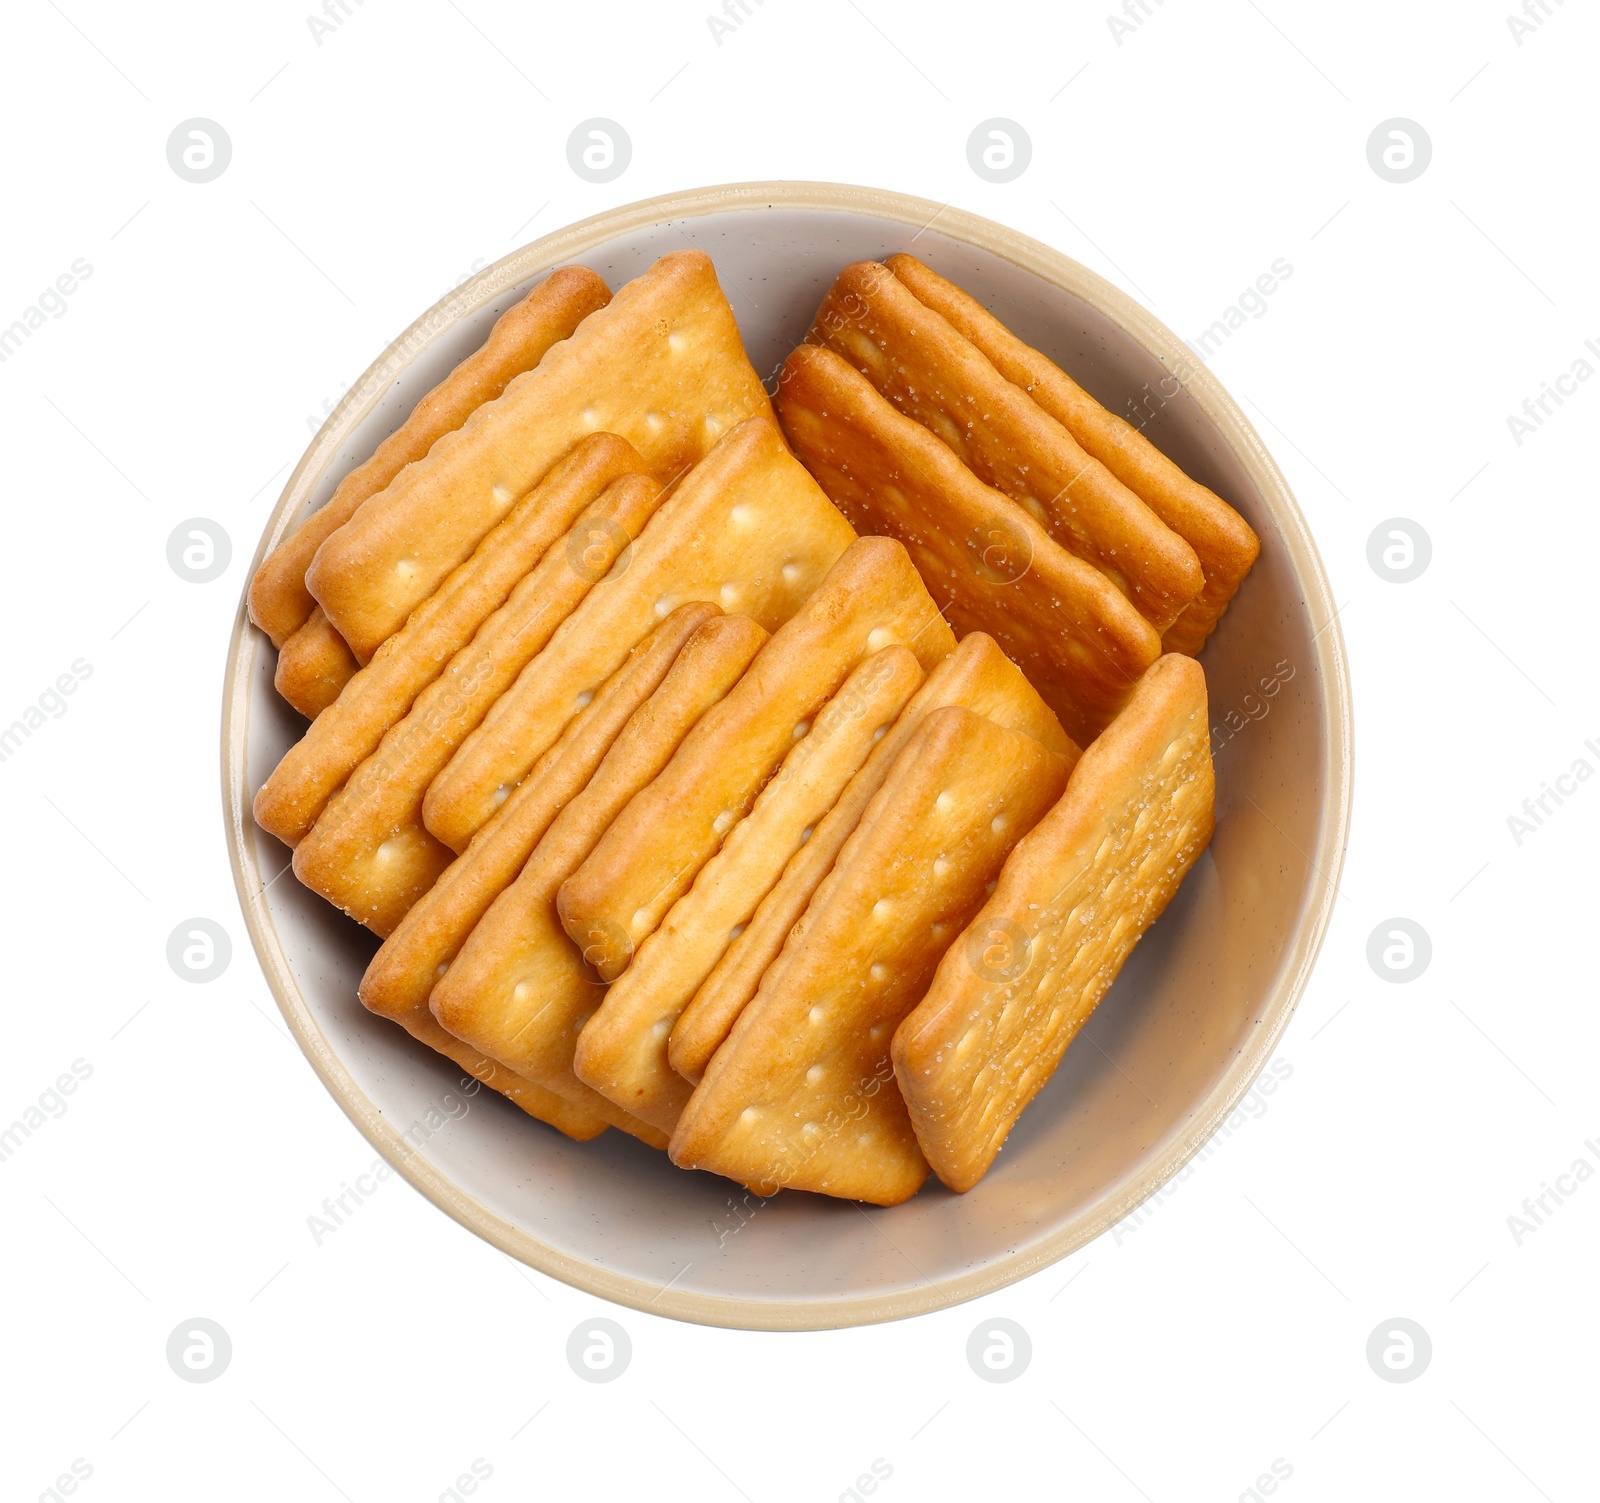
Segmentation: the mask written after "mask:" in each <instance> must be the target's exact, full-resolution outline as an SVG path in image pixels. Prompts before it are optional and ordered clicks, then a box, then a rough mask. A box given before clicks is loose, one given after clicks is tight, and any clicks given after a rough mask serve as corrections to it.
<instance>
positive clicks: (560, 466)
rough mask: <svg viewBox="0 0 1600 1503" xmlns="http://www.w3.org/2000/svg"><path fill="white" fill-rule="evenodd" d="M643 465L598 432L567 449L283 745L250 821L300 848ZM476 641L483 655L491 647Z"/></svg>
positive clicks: (580, 574) (577, 544) (580, 545)
mask: <svg viewBox="0 0 1600 1503" xmlns="http://www.w3.org/2000/svg"><path fill="white" fill-rule="evenodd" d="M642 469H643V461H642V460H640V458H639V456H638V454H637V453H635V452H634V449H633V446H632V445H631V444H629V443H627V442H625V441H624V440H623V439H620V438H617V437H616V436H615V435H614V434H610V433H596V434H594V435H592V436H591V437H589V438H586V439H584V440H582V441H581V442H580V443H577V444H574V445H573V447H572V450H571V452H570V453H568V454H566V455H564V456H563V457H562V458H561V459H560V460H558V461H557V462H556V464H555V465H554V466H553V467H552V468H551V470H550V473H549V474H548V475H546V476H545V478H544V479H543V480H542V481H541V482H540V483H539V484H538V485H536V486H535V487H534V488H533V490H531V491H530V492H529V493H528V494H527V495H526V496H525V497H524V498H523V499H522V500H521V501H520V502H518V503H517V505H516V507H515V508H514V509H513V510H512V512H511V513H510V515H509V516H507V517H506V519H505V520H504V521H503V522H501V523H500V524H499V525H498V526H496V527H495V528H493V529H492V530H491V531H490V532H489V533H488V535H487V536H486V537H485V538H484V539H483V541H482V542H481V543H479V545H478V546H477V548H476V549H475V550H474V552H473V554H472V556H471V558H469V559H467V561H466V562H465V563H463V564H461V565H459V566H458V567H457V568H456V569H455V570H454V571H452V573H451V574H450V577H449V578H448V579H446V580H445V582H444V583H443V584H442V585H440V587H439V588H438V590H436V591H435V592H434V593H433V594H432V595H430V596H429V597H428V598H427V599H426V600H425V601H423V603H422V604H421V605H419V606H418V607H417V608H416V610H415V611H413V612H412V614H411V619H410V620H408V621H407V622H406V624H405V626H404V627H402V628H401V629H400V630H399V631H398V632H396V633H395V634H394V636H392V637H390V638H389V640H388V641H387V642H385V643H384V644H383V646H382V647H380V648H379V649H378V651H377V652H376V653H375V654H374V655H373V659H372V661H371V662H370V663H369V664H367V666H366V667H365V668H363V669H361V670H360V671H359V672H358V673H356V675H355V676H354V677H353V678H352V679H351V680H350V682H349V683H348V684H347V685H346V687H345V689H344V690H343V691H342V692H341V693H340V695H339V698H338V700H337V701H336V702H335V703H334V704H333V705H332V706H331V707H330V710H331V713H330V714H328V715H327V716H325V717H321V716H319V717H318V719H317V721H316V723H315V724H313V725H312V726H311V728H310V729H309V730H308V731H307V732H306V734H305V736H304V737H303V738H302V739H301V740H300V741H298V742H296V743H295V745H294V746H292V747H290V748H289V751H288V752H287V754H286V755H285V756H284V758H283V760H282V761H281V762H280V763H279V764H278V766H277V767H276V768H275V769H274V770H273V773H272V776H271V777H269V778H268V779H267V781H266V782H265V783H264V784H262V786H261V790H260V792H258V793H257V794H256V801H255V816H256V822H257V823H258V824H259V825H261V826H262V828H263V829H267V830H270V831H272V833H273V834H274V835H276V836H277V837H278V838H279V839H280V840H282V841H284V842H285V843H286V844H288V845H296V844H298V843H299V841H300V840H301V839H302V838H303V837H304V836H305V835H306V833H307V832H308V831H309V830H310V829H311V826H312V825H313V824H315V823H316V820H317V816H318V815H319V814H321V813H322V810H323V808H324V807H325V806H326V804H327V801H328V799H329V798H330V797H331V796H332V795H333V794H334V793H335V792H336V791H337V790H338V789H339V788H340V787H342V786H343V784H344V782H345V779H346V778H348V777H349V776H350V774H351V773H352V772H353V771H354V770H355V769H356V768H357V767H358V766H359V765H360V764H361V762H362V761H363V760H364V759H365V758H366V757H368V756H370V755H371V753H372V752H373V751H374V750H375V749H376V747H377V745H378V743H379V741H381V740H382V739H383V733H384V732H385V731H387V730H388V729H389V727H390V726H392V725H394V724H395V723H396V722H397V721H399V720H400V719H401V718H403V717H404V715H405V714H406V712H407V711H408V710H409V709H410V708H411V706H412V704H413V703H414V702H415V700H416V697H417V695H418V694H419V693H421V692H422V690H423V689H425V688H426V687H427V686H428V685H429V684H430V683H432V682H433V681H434V680H435V679H436V678H438V676H439V675H440V673H441V672H443V671H444V668H445V665H446V664H448V663H449V662H450V660H451V658H452V657H454V655H455V654H456V653H457V652H459V651H460V650H461V649H462V648H463V647H465V646H466V645H467V643H468V642H470V641H472V639H473V634H474V633H475V632H476V631H477V630H478V628H479V627H480V626H482V625H483V623H484V622H485V621H486V620H488V618H489V617H490V616H492V615H493V614H494V613H495V612H496V611H498V610H499V609H500V608H501V607H502V606H503V605H505V603H506V600H507V598H508V597H509V596H510V595H511V592H512V591H513V590H514V589H515V588H516V587H517V586H518V584H519V582H520V581H521V580H522V579H523V578H524V576H526V575H527V574H528V572H529V570H531V569H532V568H533V567H534V566H535V565H536V564H538V563H539V562H540V561H541V560H542V559H544V558H546V557H547V556H548V555H549V552H550V549H551V547H552V546H553V545H555V544H556V543H557V542H564V543H565V545H566V546H567V547H568V548H569V549H572V550H575V551H576V552H577V553H578V554H579V555H580V558H581V555H582V553H583V551H584V550H587V549H589V548H591V547H593V546H594V545H595V544H596V543H597V542H598V541H599V539H598V538H597V537H585V536H583V535H581V534H578V535H572V534H570V529H571V527H572V525H573V523H575V522H576V521H577V520H578V518H579V516H580V514H581V513H582V512H583V510H584V508H585V507H587V506H589V505H590V504H591V503H593V502H594V501H596V500H597V499H598V498H599V497H600V495H601V494H602V493H603V492H604V491H605V489H606V487H607V486H609V485H610V484H611V483H612V482H613V481H614V480H620V479H621V478H622V477H623V476H624V475H627V474H630V473H638V472H640V471H642ZM554 562H555V564H556V565H557V567H558V569H559V567H560V566H561V565H562V564H563V563H564V564H566V565H567V566H569V568H570V565H571V563H572V560H571V559H570V558H565V557H563V558H560V559H557V560H555V561H554ZM595 562H598V560H596V561H595ZM571 572H572V574H573V582H576V583H577V584H583V583H584V582H585V580H586V576H587V575H588V574H592V573H594V568H593V566H592V565H590V566H588V567H586V568H585V569H582V570H576V571H571ZM560 605H561V602H560V601H559V600H557V601H553V602H552V603H546V600H545V597H543V596H541V598H540V604H539V607H538V608H539V609H540V610H542V611H544V612H545V615H546V619H548V617H549V615H550V613H551V612H553V611H557V610H559V609H560ZM530 616H531V613H530ZM525 619H529V617H521V618H519V619H518V624H517V628H515V629H513V630H514V634H517V633H518V632H519V631H520V626H521V622H522V620H525ZM533 629H535V630H537V626H535V627H534V628H533ZM524 641H526V639H524ZM483 645H484V647H485V648H486V649H487V648H488V646H489V642H488V641H487V640H486V642H485V643H484V644H483ZM279 661H280V664H281V662H282V659H281V658H280V660H279Z"/></svg>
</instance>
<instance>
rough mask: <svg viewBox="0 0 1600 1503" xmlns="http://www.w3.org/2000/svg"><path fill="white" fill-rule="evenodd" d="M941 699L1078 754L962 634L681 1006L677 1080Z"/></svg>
mask: <svg viewBox="0 0 1600 1503" xmlns="http://www.w3.org/2000/svg"><path fill="white" fill-rule="evenodd" d="M947 705H957V706H960V707H962V708H964V709H968V710H972V711H973V712H974V713H976V714H979V715H982V716H985V717H986V718H987V719H989V720H992V721H993V722H994V723H995V724H996V725H1000V726H1004V727H1006V728H1007V729H1009V730H1014V731H1020V732H1022V734H1023V735H1025V736H1031V737H1032V738H1033V739H1034V740H1035V741H1037V742H1038V743H1039V744H1040V745H1041V746H1043V747H1045V748H1046V749H1047V750H1048V751H1052V752H1055V753H1056V754H1057V755H1058V756H1060V757H1062V758H1064V759H1065V761H1066V763H1067V766H1068V767H1071V766H1072V764H1073V763H1074V762H1076V761H1077V759H1078V757H1079V756H1080V755H1081V753H1080V752H1079V750H1078V747H1077V745H1076V744H1075V743H1074V742H1073V740H1072V738H1071V737H1069V736H1068V735H1067V734H1066V732H1064V731H1063V730H1062V729H1061V724H1060V722H1059V721H1058V720H1057V719H1056V717H1055V714H1054V712H1053V711H1052V710H1051V709H1050V707H1049V706H1048V705H1047V704H1045V702H1044V701H1043V700H1042V699H1041V698H1040V697H1039V693H1038V690H1036V689H1035V688H1034V687H1033V685H1032V684H1030V683H1029V682H1028V680H1027V679H1026V678H1025V677H1024V676H1023V673H1022V670H1021V669H1020V668H1018V667H1017V665H1016V664H1015V663H1013V662H1012V661H1011V660H1010V659H1009V658H1008V657H1007V656H1006V655H1005V654H1004V653H1003V652H1001V651H1000V649H999V647H997V646H996V645H995V641H994V638H993V637H988V636H985V635H984V634H983V633H982V632H973V633H972V634H971V635H970V636H967V637H963V638H962V639H961V642H960V644H959V645H958V646H957V647H956V650H955V651H954V652H952V653H951V654H950V656H949V657H947V658H946V659H945V660H944V661H943V662H942V663H940V664H939V666H938V667H937V668H935V669H934V670H933V672H932V673H930V674H929V675H928V679H927V682H926V683H924V684H923V686H922V687H921V688H920V689H918V690H917V692H916V693H915V694H914V695H913V696H912V697H911V701H910V703H909V704H907V705H906V707H905V709H904V710H902V711H901V712H900V716H899V718H898V719H897V720H896V721H895V722H894V724H893V725H892V726H890V727H889V729H888V731H886V732H885V733H884V736H883V738H882V740H880V741H879V742H878V743H877V744H876V745H875V746H874V747H873V748H872V752H871V755H870V756H868V758H867V760H866V762H865V764H864V765H863V766H862V768H861V770H860V771H859V772H857V773H856V774H855V776H854V777H852V778H851V779H850V781H849V782H848V783H847V784H846V785H845V787H844V791H843V792H842V793H841V794H840V795H839V797H838V799H837V800H836V801H835V803H834V805H833V807H832V808H831V809H830V810H829V811H828V812H827V814H826V815H824V816H823V818H822V819H821V820H820V821H819V822H818V824H817V827H816V828H815V829H814V830H813V831H812V832H811V835H810V837H809V838H808V839H807V840H806V842H805V843H804V844H803V845H802V846H801V847H800V849H799V850H798V851H796V852H795V853H794V855H793V856H792V857H791V858H790V860H789V862H788V864H787V865H786V866H785V867H784V869H783V874H782V876H780V877H779V878H778V880H777V882H776V883H775V884H774V885H773V887H772V889H771V891H769V892H768V893H767V895H766V896H765V897H764V898H763V899H762V900H761V902H760V904H759V905H758V906H757V908H756V910H755V913H754V915H753V916H752V917H751V918H750V920H749V921H748V922H747V923H746V924H745V926H744V928H743V930H742V931H741V932H740V933H739V934H738V935H737V936H736V937H735V938H734V940H733V942H732V943H731V944H730V945H729V946H728V948H727V950H726V951H725V952H724V953H723V956H722V958H721V959H720V960H719V961H718V962H717V963H716V965H715V966H714V967H713V968H712V970H711V972H710V974H709V975H708V976H707V977H706V979H705V981H704V982H703V983H702V984H701V986H700V989H699V990H698V991H697V992H696V993H695V995H694V999H693V1000H692V1001H691V1002H690V1003H689V1005H688V1006H687V1007H686V1008H685V1009H684V1011H683V1015H682V1016H681V1017H680V1018H679V1019H678V1021H677V1024H676V1026H675V1027H674V1028H673V1030H672V1037H671V1039H670V1040H669V1042H668V1058H669V1059H670V1061H671V1064H672V1068H673V1069H674V1070H676V1071H677V1072H678V1073H679V1074H680V1075H682V1076H683V1077H684V1079H685V1080H688V1081H691V1082H695V1083H698V1082H699V1080H700V1079H701V1077H702V1076H703V1075H704V1074H705V1070H706V1066H707V1065H708V1064H709V1063H710V1062H711V1056H712V1055H713V1054H715V1053H716V1052H717V1050H718V1048H719V1047H721V1044H722V1041H723V1040H724V1039H725V1038H727V1036H728V1032H729V1030H730V1029H731V1028H732V1027H733V1025H734V1022H735V1020H736V1019H737V1018H738V1016H739V1014H740V1013H741V1012H743V1011H744V1008H745V1005H746V1004H747V1003H748V1002H749V1000H750V998H751V997H753V996H754V995H755V993H756V988H757V986H759V985H760V983H761V977H762V975H763V973H764V972H765V971H766V969H767V967H768V966H769V965H771V964H772V962H773V961H774V960H776V959H777V957H778V953H779V951H781V950H782V949H783V944H784V941H785V940H786V939H787V938H788V936H789V931H790V930H791V929H792V928H793V927H794V925H795V924H796V923H798V922H799V920H800V916H801V915H802V914H803V913H804V912H805V911H806V905H807V904H808V903H809V902H810V901H811V895H812V894H813V893H814V892H815V891H816V890H817V886H818V884H819V883H820V882H821V881H822V879H823V878H824V877H825V876H827V874H828V872H829V870H830V869H831V868H832V866H833V863H834V860H835V858H836V857H837V856H838V854H839V850H840V847H842V846H843V845H844V843H845V841H846V840H848V839H849V838H850V836H851V834H852V833H853V832H854V830H855V828H856V826H857V825H858V824H859V823H860V821H861V813H862V811H863V810H864V809H865V808H866V807H867V805H868V804H869V803H870V802H871V801H872V798H873V795H874V794H876V793H877V791H878V790H879V789H880V788H881V787H882V786H883V780H884V779H885V778H886V777H887V776H888V775H889V769H890V768H891V767H893V765H894V762H895V759H896V758H897V757H898V756H899V755H900V753H901V751H902V750H903V749H904V747H905V744H906V742H907V741H909V740H910V739H911V737H912V735H913V734H914V733H915V731H916V729H917V727H918V726H920V725H921V724H922V722H923V721H924V720H925V719H926V718H927V717H928V716H929V715H931V714H932V713H933V712H934V711H935V710H937V709H941V708H943V707H945V706H947Z"/></svg>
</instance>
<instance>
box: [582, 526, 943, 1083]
mask: <svg viewBox="0 0 1600 1503" xmlns="http://www.w3.org/2000/svg"><path fill="white" fill-rule="evenodd" d="M895 643H901V644H904V645H905V646H907V647H909V648H911V650H912V651H913V652H914V653H915V654H916V655H917V657H918V659H919V660H920V661H921V662H922V663H923V664H924V666H925V667H929V668H931V667H932V666H933V665H934V664H935V663H937V662H938V661H939V660H940V659H941V658H942V657H944V656H945V654H946V653H948V652H949V651H950V650H951V649H952V648H953V647H954V646H955V638H954V636H953V635H952V634H951V631H950V628H949V627H948V626H947V625H946V624H945V622H944V619H943V617H941V616H940V615H939V611H938V608H937V607H936V606H935V605H934V603H933V601H932V600H931V599H930V598H929V596H928V592H927V590H926V589H924V588H923V584H922V581H921V579H920V578H919V577H918V576H917V571H916V570H915V569H914V568H913V567H912V564H911V560H910V558H909V557H908V556H907V554H906V551H905V549H904V548H902V547H901V546H900V545H899V544H898V543H896V542H894V541H892V540H891V539H889V538H859V539H857V540H856V541H855V542H854V543H852V544H851V545H850V547H849V548H848V549H847V550H846V551H845V553H844V556H843V557H842V558H840V559H839V561H838V563H836V564H835V565H834V566H833V568H832V569H830V570H829V571H828V575H827V577H826V578H825V579H824V580H823V581H822V583H821V584H820V585H818V586H817V589H816V591H815V593H813V594H812V596H811V597H810V599H808V600H807V601H806V603H805V604H804V605H803V606H801V607H800V609H799V610H798V611H797V612H796V613H795V614H794V615H793V616H791V617H790V618H789V620H788V621H787V622H785V623H784V625H783V626H782V627H780V628H779V630H778V631H777V632H776V633H775V634H774V636H773V638H772V640H771V641H770V642H768V643H767V645H766V646H765V647H763V648H762V649H761V652H760V653H759V654H758V655H757V657H756V660H755V662H754V663H752V664H751V665H750V671H749V672H748V673H747V674H746V675H745V677H744V678H743V679H741V680H740V681H739V683H738V684H737V685H735V687H734V688H733V689H732V690H731V691H730V692H729V694H728V697H727V698H726V699H724V700H723V701H722V702H721V703H720V704H719V705H718V706H717V707H716V709H714V710H713V711H711V712H710V713H709V714H707V715H706V716H705V718H704V719H702V720H701V722H700V723H699V724H698V725H697V726H696V727H695V728H694V730H693V731H691V732H690V733H689V735H688V736H687V737H685V738H684V742H683V745H682V746H680V747H679V748H678V750H677V752H676V753H675V754H674V755H673V758H672V761H671V762H669V763H668V764H667V766H666V769H665V770H664V771H663V772H662V774H661V776H660V777H658V778H657V779H656V780H655V781H654V782H653V783H651V785H650V786H649V787H648V788H646V789H644V790H643V791H642V792H641V793H640V794H639V795H638V796H637V797H636V798H634V799H633V800H632V802H630V803H629V805H628V807H627V808H626V809H624V810H623V811H622V813H621V814H620V815H618V816H617V819H616V821H615V822H614V823H613V824H612V826H611V828H610V829H609V830H607V831H606V833H605V834H604V835H603V836H602V837H601V838H600V842H599V844H598V845H596V846H595V848H594V850H593V851H592V852H590V854H589V857H588V859H587V860H586V861H585V862H584V863H583V865H582V866H581V867H579V868H578V870H577V871H576V872H574V873H573V874H572V876H571V877H569V878H568V879H567V881H566V882H565V883H563V884H562V888H561V898H560V909H561V922H562V924H563V926H564V927H565V928H566V931H567V933H568V934H570V935H571V936H572V937H573V939H574V940H575V941H576V942H577V943H578V944H579V945H580V946H581V947H583V948H584V951H585V953H586V954H588V955H590V956H591V958H592V960H593V964H594V966H595V968H596V969H597V970H598V971H599V972H600V975H601V976H602V977H603V978H604V979H605V980H607V981H611V980H614V979H615V978H616V977H617V976H618V975H620V974H621V972H622V971H623V969H624V968H625V967H626V966H627V964H628V961H629V958H630V956H631V955H632V952H633V950H634V948H635V947H636V946H637V945H638V944H639V942H640V941H641V940H643V939H644V937H645V936H646V935H647V934H649V933H650V932H651V931H652V930H654V929H655V927H656V925H657V924H658V923H659V922H660V921H661V916H662V915H663V914H664V913H665V912H666V910H667V909H668V908H670V907H671V906H672V904H673V903H674V901H676V899H677V898H678V896H679V895H680V894H681V893H683V892H684V891H685V890H686V889H687V888H688V886H689V884H690V883H691V882H693V881H694V878H695V874H696V873H697V872H698V871H699V870H700V868H701V867H702V866H704V865H705V863H706V861H707V860H708V859H709V858H710V856H711V855H712V853H713V852H714V851H715V850H716V849H717V847H718V846H719V845H720V844H721V842H722V840H723V838H724V837H725V836H726V834H727V832H728V830H729V829H730V828H731V827H732V825H733V824H734V822H735V821H736V820H738V819H740V818H741V817H742V816H743V815H744V814H745V813H746V811H747V810H748V809H749V807H750V803H751V800H752V799H754V798H755V796H756V794H757V792H758V791H759V790H760V788H761V785H762V784H763V783H764V782H765V781H766V779H767V778H768V776H769V775H770V774H771V773H772V771H773V770H774V769H775V768H776V767H777V765H778V763H779V762H780V761H782V759H783V756H784V753H785V752H787V751H788V749H789V748H790V747H791V746H792V745H793V744H794V742H795V740H796V739H797V736H798V735H803V734H804V730H805V728H806V727H808V726H809V723H810V720H811V717H812V716H813V715H814V714H815V713H816V711H817V710H818V709H819V708H820V707H821V706H822V705H823V704H824V703H825V702H826V701H827V699H828V697H829V696H830V695H831V694H832V693H833V691H834V690H835V689H836V688H837V687H838V686H839V683H840V682H841V681H842V680H843V678H844V677H845V675H846V674H847V673H848V672H849V671H850V670H851V669H852V668H853V667H854V666H855V665H856V664H857V663H859V662H860V661H861V660H862V659H863V658H865V657H866V656H867V655H868V654H869V653H873V652H878V651H881V650H882V649H883V648H885V647H889V646H892V645H894V644H895ZM663 1042H664V1041H663ZM580 1073H581V1069H580Z"/></svg>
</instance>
